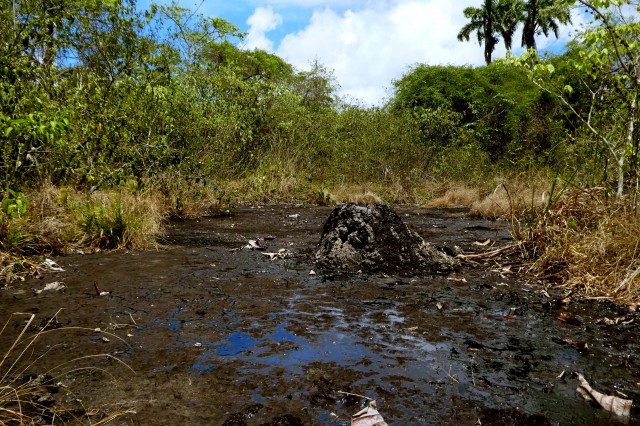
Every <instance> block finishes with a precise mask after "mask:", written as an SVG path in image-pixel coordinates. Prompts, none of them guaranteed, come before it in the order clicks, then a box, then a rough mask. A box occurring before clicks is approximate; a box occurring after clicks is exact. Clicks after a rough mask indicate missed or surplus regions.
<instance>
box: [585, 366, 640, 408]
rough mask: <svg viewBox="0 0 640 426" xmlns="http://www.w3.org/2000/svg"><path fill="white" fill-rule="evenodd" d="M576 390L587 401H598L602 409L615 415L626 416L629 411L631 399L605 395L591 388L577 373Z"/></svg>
mask: <svg viewBox="0 0 640 426" xmlns="http://www.w3.org/2000/svg"><path fill="white" fill-rule="evenodd" d="M578 381H579V382H580V383H579V385H578V389H577V390H578V392H580V395H582V396H583V398H584V399H586V400H587V401H593V402H596V403H598V405H600V406H601V407H602V408H603V409H604V410H606V411H608V412H610V413H613V414H615V415H616V416H623V417H627V416H629V414H630V413H631V405H632V404H633V401H632V400H630V399H623V398H618V397H617V396H613V395H605V394H602V393H600V392H598V391H597V390H595V389H593V388H592V387H591V385H589V383H588V382H587V381H586V380H585V378H584V376H583V375H582V374H580V373H578Z"/></svg>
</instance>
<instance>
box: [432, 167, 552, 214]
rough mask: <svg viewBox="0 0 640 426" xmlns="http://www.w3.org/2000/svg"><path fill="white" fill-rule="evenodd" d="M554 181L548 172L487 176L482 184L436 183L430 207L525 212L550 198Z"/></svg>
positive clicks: (490, 212) (543, 203)
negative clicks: (530, 174)
mask: <svg viewBox="0 0 640 426" xmlns="http://www.w3.org/2000/svg"><path fill="white" fill-rule="evenodd" d="M551 187H552V183H551V182H550V181H549V179H548V178H546V177H545V176H541V175H537V176H512V177H509V178H501V177H498V178H493V179H488V180H487V181H486V183H485V184H484V185H483V186H481V187H478V186H473V187H470V186H466V185H464V184H460V183H453V184H443V185H441V186H440V187H439V188H438V187H437V186H434V193H435V194H436V196H435V197H433V198H432V199H430V200H429V201H428V202H426V205H427V206H428V207H467V208H468V209H469V214H470V215H471V216H476V217H484V218H508V217H512V216H522V215H523V214H524V213H525V212H527V213H528V212H530V211H531V210H532V209H540V208H542V207H544V206H545V205H546V204H547V203H548V201H549V196H550V195H549V194H550V192H551Z"/></svg>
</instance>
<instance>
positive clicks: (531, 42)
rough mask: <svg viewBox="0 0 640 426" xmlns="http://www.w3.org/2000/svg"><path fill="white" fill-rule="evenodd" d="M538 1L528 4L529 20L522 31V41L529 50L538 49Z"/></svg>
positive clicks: (532, 0) (534, 0)
mask: <svg viewBox="0 0 640 426" xmlns="http://www.w3.org/2000/svg"><path fill="white" fill-rule="evenodd" d="M537 3H538V2H537V0H529V2H528V3H527V18H526V20H525V22H524V28H523V29H522V41H523V42H524V45H525V46H526V47H527V49H535V48H536V21H537V20H538V4H537Z"/></svg>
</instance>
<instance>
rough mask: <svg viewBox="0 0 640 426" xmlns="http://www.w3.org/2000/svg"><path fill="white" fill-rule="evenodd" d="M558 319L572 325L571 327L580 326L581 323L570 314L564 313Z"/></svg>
mask: <svg viewBox="0 0 640 426" xmlns="http://www.w3.org/2000/svg"><path fill="white" fill-rule="evenodd" d="M556 319H559V320H560V321H562V322H564V323H567V324H570V325H580V324H581V322H580V320H579V319H578V318H575V317H572V316H571V315H569V314H565V313H564V312H563V313H561V314H560V315H558V316H557V317H556Z"/></svg>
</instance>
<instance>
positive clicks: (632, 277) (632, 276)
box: [615, 266, 640, 293]
mask: <svg viewBox="0 0 640 426" xmlns="http://www.w3.org/2000/svg"><path fill="white" fill-rule="evenodd" d="M638 274H640V266H639V267H638V268H636V270H635V271H633V272H632V273H630V274H627V276H626V277H625V278H624V279H623V280H622V282H621V283H620V285H619V286H618V288H616V291H615V292H616V293H617V292H619V291H620V290H622V288H623V287H626V286H627V285H628V284H629V283H631V282H632V281H633V280H635V279H636V277H637V276H638Z"/></svg>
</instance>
